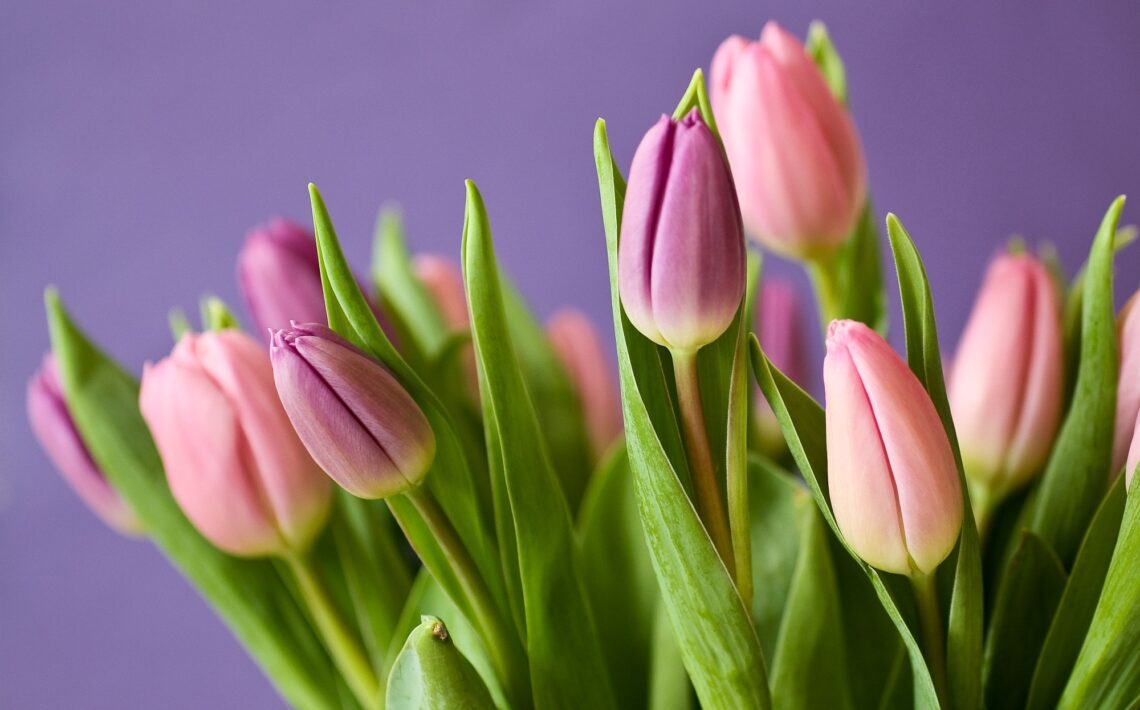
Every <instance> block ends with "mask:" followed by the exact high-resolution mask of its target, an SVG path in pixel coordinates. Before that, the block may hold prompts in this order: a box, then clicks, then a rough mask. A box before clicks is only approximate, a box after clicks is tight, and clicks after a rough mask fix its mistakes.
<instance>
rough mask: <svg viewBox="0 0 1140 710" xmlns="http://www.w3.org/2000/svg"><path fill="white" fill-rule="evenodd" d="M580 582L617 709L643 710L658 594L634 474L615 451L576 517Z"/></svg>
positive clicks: (593, 481) (625, 458) (620, 449)
mask: <svg viewBox="0 0 1140 710" xmlns="http://www.w3.org/2000/svg"><path fill="white" fill-rule="evenodd" d="M578 537H579V539H581V541H582V567H581V569H582V579H583V581H584V582H585V585H586V592H587V594H588V595H589V598H590V606H591V608H592V609H593V611H594V621H595V623H596V626H597V630H598V637H599V640H600V641H601V644H602V653H603V655H604V657H605V659H606V664H607V666H608V667H609V669H610V678H611V679H612V681H613V685H614V694H615V696H616V697H617V701H618V706H619V707H624V708H633V707H645V704H646V701H647V698H648V693H649V687H648V685H647V679H648V678H649V653H650V646H651V643H652V636H653V617H654V609H656V608H657V604H658V598H659V597H660V594H659V593H658V591H657V580H656V579H655V578H654V576H653V566H652V564H651V563H650V561H649V551H648V550H646V548H645V538H644V537H643V536H642V532H641V521H640V520H638V518H637V499H636V497H635V494H634V490H633V471H631V470H630V467H629V457H628V456H627V454H626V450H625V446H621V445H619V446H616V447H614V448H613V450H612V451H611V452H610V453H609V454H608V455H607V456H606V459H605V460H604V461H603V462H602V464H601V465H600V466H599V467H598V470H597V471H596V472H595V473H594V476H593V478H592V479H591V480H590V487H589V488H588V489H587V490H586V496H585V498H584V499H583V500H582V510H581V512H580V513H579V515H578Z"/></svg>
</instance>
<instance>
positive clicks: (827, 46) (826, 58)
mask: <svg viewBox="0 0 1140 710" xmlns="http://www.w3.org/2000/svg"><path fill="white" fill-rule="evenodd" d="M804 49H806V50H807V53H808V56H810V57H811V58H812V61H814V62H815V65H816V66H817V67H819V71H820V73H821V74H823V78H824V79H825V80H826V81H827V86H828V88H829V89H831V93H832V94H833V95H834V96H835V98H836V99H838V100H839V103H841V104H844V105H846V104H847V70H846V69H844V68H843V59H842V57H840V56H839V52H838V51H836V49H835V45H833V44H832V43H831V36H830V35H829V34H828V33H827V25H825V24H823V22H821V21H819V20H813V21H812V23H811V24H810V25H808V34H807V42H805V43H804Z"/></svg>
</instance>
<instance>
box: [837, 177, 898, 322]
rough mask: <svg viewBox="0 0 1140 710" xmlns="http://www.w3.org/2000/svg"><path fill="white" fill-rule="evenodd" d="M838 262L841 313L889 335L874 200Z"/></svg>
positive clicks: (867, 206)
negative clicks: (841, 301)
mask: <svg viewBox="0 0 1140 710" xmlns="http://www.w3.org/2000/svg"><path fill="white" fill-rule="evenodd" d="M836 258H837V263H836V273H837V276H838V279H839V289H840V293H842V294H843V303H842V305H841V311H840V312H841V314H842V316H843V317H844V318H849V319H852V320H857V321H861V322H863V323H866V324H867V325H868V326H870V327H871V328H874V329H875V330H877V331H878V332H879V333H880V334H886V332H887V295H886V293H885V291H884V290H883V265H882V262H881V261H880V258H879V229H878V227H877V226H876V222H875V209H874V207H873V206H872V205H871V200H870V199H868V200H867V203H866V204H865V205H864V206H863V213H862V215H861V216H860V217H859V221H858V222H857V223H856V224H855V231H854V232H853V233H852V234H851V236H850V238H848V239H847V241H845V242H844V243H843V246H842V248H841V249H840V251H839V254H838V256H837V257H836Z"/></svg>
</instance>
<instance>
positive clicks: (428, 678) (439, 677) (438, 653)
mask: <svg viewBox="0 0 1140 710" xmlns="http://www.w3.org/2000/svg"><path fill="white" fill-rule="evenodd" d="M387 707H388V709H389V710H452V708H466V709H469V710H482V709H486V710H491V709H492V708H494V707H495V705H494V703H493V702H492V701H491V694H490V693H489V692H488V691H487V687H486V686H485V685H483V681H482V680H480V678H479V674H478V673H476V672H475V669H474V668H473V667H472V666H471V664H470V663H469V662H468V661H467V659H466V658H464V657H463V654H462V653H460V652H459V649H458V648H457V647H456V645H455V643H454V642H453V641H452V639H451V633H450V632H449V631H448V629H447V626H446V625H444V623H443V622H442V621H440V620H439V619H437V618H436V617H434V616H425V617H423V620H422V621H421V622H420V625H419V626H417V627H416V628H415V629H413V630H412V633H411V634H410V635H409V636H408V641H407V643H405V644H404V649H403V650H402V651H400V655H399V656H397V657H396V662H395V665H393V666H392V675H391V676H390V677H389V678H388V697H387Z"/></svg>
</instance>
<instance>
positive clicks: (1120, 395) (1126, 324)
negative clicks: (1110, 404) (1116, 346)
mask: <svg viewBox="0 0 1140 710" xmlns="http://www.w3.org/2000/svg"><path fill="white" fill-rule="evenodd" d="M1137 299H1140V291H1137V292H1136V293H1134V294H1132V298H1129V299H1128V302H1127V303H1125V304H1124V308H1122V309H1120V316H1119V317H1118V318H1117V321H1116V333H1117V340H1118V342H1119V343H1120V374H1119V379H1118V385H1117V388H1116V430H1115V433H1114V435H1113V445H1112V475H1113V476H1116V475H1117V474H1119V473H1120V467H1121V466H1124V465H1125V460H1126V458H1127V460H1128V461H1130V462H1131V463H1130V464H1129V465H1128V469H1127V470H1128V474H1129V475H1131V474H1132V469H1133V468H1135V466H1136V461H1135V457H1134V456H1133V453H1132V451H1130V450H1129V442H1132V449H1133V450H1135V448H1136V444H1135V439H1134V437H1133V433H1132V432H1133V431H1134V430H1135V429H1136V421H1137V413H1138V412H1140V308H1137V307H1136V304H1137V303H1140V301H1138V300H1137Z"/></svg>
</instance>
